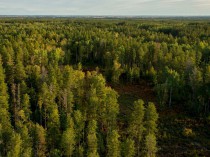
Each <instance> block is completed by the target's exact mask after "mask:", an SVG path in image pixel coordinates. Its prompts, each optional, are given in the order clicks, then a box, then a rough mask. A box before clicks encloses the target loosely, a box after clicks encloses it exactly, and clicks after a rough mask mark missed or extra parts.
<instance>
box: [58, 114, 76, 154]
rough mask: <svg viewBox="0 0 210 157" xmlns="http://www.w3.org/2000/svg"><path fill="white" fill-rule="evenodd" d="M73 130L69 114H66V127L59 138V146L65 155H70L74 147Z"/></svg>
mask: <svg viewBox="0 0 210 157" xmlns="http://www.w3.org/2000/svg"><path fill="white" fill-rule="evenodd" d="M75 136H76V134H75V131H74V123H73V120H72V118H71V116H70V115H69V114H68V116H67V129H66V130H65V131H64V132H63V135H62V138H61V147H62V148H63V152H64V155H65V156H68V157H71V156H72V154H73V151H74V149H75Z"/></svg>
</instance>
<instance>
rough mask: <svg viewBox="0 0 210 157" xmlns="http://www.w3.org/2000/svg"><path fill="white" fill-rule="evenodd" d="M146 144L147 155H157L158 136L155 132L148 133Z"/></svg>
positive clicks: (153, 156) (149, 156)
mask: <svg viewBox="0 0 210 157" xmlns="http://www.w3.org/2000/svg"><path fill="white" fill-rule="evenodd" d="M145 145H146V156H147V157H155V156H156V152H157V146H156V145H157V144H156V137H155V135H154V134H150V133H149V134H148V135H147V136H146V140H145Z"/></svg>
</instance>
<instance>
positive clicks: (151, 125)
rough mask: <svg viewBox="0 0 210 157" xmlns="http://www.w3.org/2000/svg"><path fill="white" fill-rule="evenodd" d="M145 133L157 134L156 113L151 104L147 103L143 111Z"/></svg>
mask: <svg viewBox="0 0 210 157" xmlns="http://www.w3.org/2000/svg"><path fill="white" fill-rule="evenodd" d="M145 120H146V124H145V127H146V132H147V134H155V133H156V132H157V120H158V113H157V111H156V107H155V105H154V104H153V103H151V102H149V103H148V107H147V108H146V111H145Z"/></svg>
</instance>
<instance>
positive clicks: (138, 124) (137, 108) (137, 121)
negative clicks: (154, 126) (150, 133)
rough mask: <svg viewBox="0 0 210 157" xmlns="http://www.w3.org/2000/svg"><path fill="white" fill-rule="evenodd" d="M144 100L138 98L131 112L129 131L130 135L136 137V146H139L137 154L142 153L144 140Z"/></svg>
mask: <svg viewBox="0 0 210 157" xmlns="http://www.w3.org/2000/svg"><path fill="white" fill-rule="evenodd" d="M144 110H145V108H144V101H143V100H141V99H140V100H137V101H135V102H134V110H133V112H132V114H131V118H130V121H129V127H128V133H129V136H130V137H131V138H133V139H135V143H136V147H137V156H139V155H140V144H141V140H142V134H143V131H144V129H145V128H144V121H143V119H144Z"/></svg>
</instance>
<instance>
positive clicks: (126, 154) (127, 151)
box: [122, 138, 136, 157]
mask: <svg viewBox="0 0 210 157" xmlns="http://www.w3.org/2000/svg"><path fill="white" fill-rule="evenodd" d="M135 154H136V152H135V143H134V140H132V139H131V138H126V140H125V141H124V143H123V145H122V156H123V157H134V156H135Z"/></svg>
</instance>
